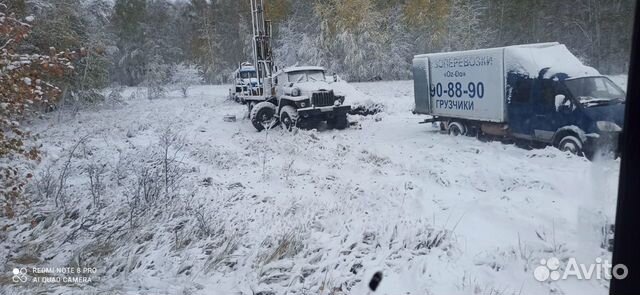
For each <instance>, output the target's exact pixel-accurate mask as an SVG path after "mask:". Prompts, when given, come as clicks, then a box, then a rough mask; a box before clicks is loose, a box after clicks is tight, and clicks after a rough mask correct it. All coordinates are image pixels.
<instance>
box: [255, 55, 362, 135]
mask: <svg viewBox="0 0 640 295" xmlns="http://www.w3.org/2000/svg"><path fill="white" fill-rule="evenodd" d="M333 82H334V81H333V78H327V76H326V74H325V70H324V68H322V67H316V66H306V67H290V68H285V69H283V70H281V71H278V72H277V73H275V74H274V78H273V90H272V92H273V93H272V94H273V96H272V97H271V98H269V99H268V100H267V101H266V102H264V103H260V104H259V105H256V107H255V108H253V109H252V115H251V118H252V122H253V123H254V126H255V127H256V128H257V129H258V130H261V126H263V125H264V123H263V122H261V121H265V120H267V119H269V117H270V116H273V117H275V118H278V119H279V121H280V123H282V124H283V126H284V127H285V128H286V129H288V130H290V129H291V128H293V127H294V126H297V127H301V128H313V127H315V126H316V125H317V124H318V123H320V122H322V121H326V123H327V127H329V128H330V129H333V128H335V129H344V128H347V127H348V121H347V113H348V112H349V111H350V110H351V106H349V105H346V104H344V102H345V96H344V95H343V94H341V93H338V92H337V91H336V90H334V89H333V87H332V85H331V84H332V83H333ZM270 108H273V111H271V110H269V109H270ZM261 112H264V114H266V116H265V115H260V114H259V113H261ZM253 118H255V120H254V119H253ZM261 118H262V119H261Z"/></svg>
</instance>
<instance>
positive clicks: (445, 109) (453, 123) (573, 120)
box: [413, 43, 625, 157]
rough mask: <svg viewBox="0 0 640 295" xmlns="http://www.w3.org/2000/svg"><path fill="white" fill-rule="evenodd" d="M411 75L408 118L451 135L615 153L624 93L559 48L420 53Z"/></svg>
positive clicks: (588, 152)
mask: <svg viewBox="0 0 640 295" xmlns="http://www.w3.org/2000/svg"><path fill="white" fill-rule="evenodd" d="M413 74H414V90H415V108H414V113H418V114H427V115H431V118H429V119H427V120H425V122H439V123H440V126H441V128H442V129H443V130H445V131H447V132H449V133H450V134H454V135H471V136H475V135H477V134H488V135H494V136H500V137H505V138H514V139H520V140H527V141H531V142H533V143H541V144H547V145H554V146H556V147H558V148H560V149H561V150H564V151H570V152H572V153H576V154H584V155H586V156H588V157H592V156H593V155H595V153H597V152H609V151H613V152H617V138H618V135H619V133H620V132H621V131H622V127H623V126H622V125H623V119H624V103H625V101H624V98H625V92H624V91H623V90H622V89H621V88H620V87H618V86H617V85H616V84H615V83H613V82H612V81H611V80H609V79H608V78H607V77H605V76H602V75H601V74H600V73H598V71H597V70H595V69H593V68H591V67H587V66H584V65H583V64H582V63H581V62H580V61H579V60H578V59H577V58H576V57H575V56H574V55H573V54H571V52H569V50H568V49H567V48H566V47H565V46H564V45H562V44H559V43H543V44H529V45H517V46H509V47H502V48H491V49H482V50H473V51H463V52H448V53H436V54H425V55H418V56H415V58H414V60H413Z"/></svg>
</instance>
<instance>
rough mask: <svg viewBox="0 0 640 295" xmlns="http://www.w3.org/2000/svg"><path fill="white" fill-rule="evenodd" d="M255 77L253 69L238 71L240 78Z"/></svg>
mask: <svg viewBox="0 0 640 295" xmlns="http://www.w3.org/2000/svg"><path fill="white" fill-rule="evenodd" d="M255 77H256V72H255V71H246V72H240V78H243V79H248V78H255Z"/></svg>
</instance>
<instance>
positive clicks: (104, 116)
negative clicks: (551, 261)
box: [0, 81, 619, 295]
mask: <svg viewBox="0 0 640 295" xmlns="http://www.w3.org/2000/svg"><path fill="white" fill-rule="evenodd" d="M353 86H354V87H355V88H356V89H357V90H355V89H354V90H353V91H352V92H351V93H350V94H349V96H348V97H347V102H351V103H354V102H364V101H372V102H376V103H382V104H384V106H385V110H384V112H381V113H378V114H375V115H371V116H366V117H364V116H350V117H349V119H350V121H351V122H352V123H353V125H352V126H351V127H350V128H349V129H347V130H344V131H334V130H324V129H323V128H320V130H312V131H302V130H299V131H296V132H293V133H288V132H285V131H283V130H282V129H281V128H279V127H278V128H277V129H275V130H270V131H269V132H262V133H257V132H256V131H255V130H254V128H253V127H252V126H251V124H250V122H249V121H248V120H246V119H242V118H243V117H244V116H245V114H246V109H245V107H244V106H241V105H239V104H236V103H233V102H230V101H226V100H225V97H226V94H227V91H228V88H227V87H226V86H200V87H196V88H194V89H192V90H191V94H190V96H189V97H188V98H181V97H180V96H179V94H178V93H171V95H170V97H169V98H164V99H157V100H153V101H149V100H147V99H144V98H142V97H143V95H142V94H139V95H136V92H138V91H139V90H136V89H127V90H126V91H125V92H126V93H125V94H124V97H125V102H126V105H117V106H108V107H102V108H99V109H95V110H85V111H80V112H79V113H78V114H77V115H75V116H72V115H71V114H64V115H62V116H60V115H52V116H51V117H50V118H48V119H45V120H43V121H40V122H37V123H36V124H35V125H34V126H32V129H33V130H34V131H35V132H37V133H40V134H41V139H40V142H41V143H42V145H43V147H42V148H43V150H44V156H43V161H42V162H41V163H40V164H39V165H38V166H37V171H38V172H37V173H35V177H34V183H35V184H38V185H32V187H31V188H30V194H31V198H32V206H31V208H32V209H31V210H32V213H33V214H34V215H35V216H37V218H36V219H34V220H32V219H24V218H23V219H19V220H18V221H17V222H16V221H15V220H11V221H7V220H2V221H0V228H5V230H4V231H2V232H0V241H2V245H3V247H2V251H3V254H2V255H0V263H2V265H4V266H5V271H3V272H2V275H0V293H2V294H34V293H35V292H36V291H42V292H46V294H262V295H266V294H605V293H607V292H608V291H607V286H608V282H606V281H605V280H596V279H593V280H588V281H578V280H575V279H573V280H566V281H562V280H561V281H555V282H538V281H536V280H535V279H534V276H533V270H534V269H535V268H536V267H538V266H539V265H540V259H548V258H551V257H557V258H559V259H561V260H566V259H568V258H569V257H576V258H578V260H579V261H582V262H584V263H591V262H593V261H594V260H595V258H596V257H603V258H610V253H608V252H607V251H606V250H603V249H602V247H601V246H602V242H603V240H606V239H605V237H603V234H602V233H601V229H602V227H604V226H605V225H606V224H608V223H611V222H613V216H614V209H615V198H616V192H617V178H618V166H619V161H614V160H600V161H596V162H589V161H587V160H586V159H584V158H580V157H575V156H573V155H570V154H566V153H562V152H560V151H558V150H556V149H554V148H546V149H541V150H525V149H521V148H518V147H516V146H514V145H509V144H503V143H500V142H482V141H480V140H478V139H475V138H469V137H451V136H448V135H444V134H440V133H439V132H438V131H437V130H436V129H435V128H433V127H432V126H431V125H428V124H418V122H419V121H421V120H422V119H423V118H422V117H421V116H416V115H412V114H411V108H412V105H413V86H412V82H410V81H398V82H378V83H362V84H353ZM225 115H235V116H236V117H237V118H238V120H237V121H236V122H224V121H223V117H224V116H225ZM53 122H55V123H58V122H62V123H63V124H55V125H54V124H52V123H53ZM65 167H66V169H65ZM47 171H48V172H47ZM165 171H168V172H167V173H163V172H165ZM61 174H64V176H65V177H62V178H61V177H60V176H61ZM96 175H98V176H100V177H96ZM167 175H168V176H167ZM165 176H166V177H165ZM60 179H64V180H63V181H62V182H60V181H59V180H60ZM47 180H49V181H47ZM92 182H93V184H92ZM96 182H98V184H97V185H96ZM47 183H49V184H51V183H53V184H51V185H53V186H54V187H55V186H56V184H58V189H55V188H51V187H48V186H47V185H46V184H47ZM60 183H62V184H63V185H62V186H60V185H59V184H60ZM159 183H162V184H166V185H164V186H161V185H158V184H159ZM60 187H62V188H63V189H59V188H60ZM56 196H58V198H57V202H58V208H56V205H55V203H56ZM5 251H6V253H9V254H6V255H5V254H4V253H5ZM62 266H73V267H77V266H80V267H92V268H95V269H96V271H97V273H95V274H92V275H90V277H91V278H92V282H90V283H88V284H84V283H45V284H41V283H40V284H39V283H25V284H13V283H9V282H10V279H11V277H10V271H11V269H13V268H14V267H18V268H20V267H62ZM377 271H382V272H383V280H382V283H381V285H380V288H379V289H378V292H375V293H368V291H367V290H368V289H367V284H368V283H369V280H370V278H371V276H372V275H373V274H374V273H375V272H377ZM5 274H6V275H5ZM35 276H37V274H32V273H30V274H29V277H30V278H32V277H35Z"/></svg>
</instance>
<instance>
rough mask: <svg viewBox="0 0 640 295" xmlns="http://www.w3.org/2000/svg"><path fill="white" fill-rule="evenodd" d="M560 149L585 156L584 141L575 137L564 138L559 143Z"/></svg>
mask: <svg viewBox="0 0 640 295" xmlns="http://www.w3.org/2000/svg"><path fill="white" fill-rule="evenodd" d="M558 149H559V150H561V151H563V152H570V153H572V154H574V155H578V156H582V155H583V152H582V141H581V140H580V139H579V138H577V137H575V136H573V135H567V136H565V137H563V138H562V139H561V140H560V142H559V143H558Z"/></svg>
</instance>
